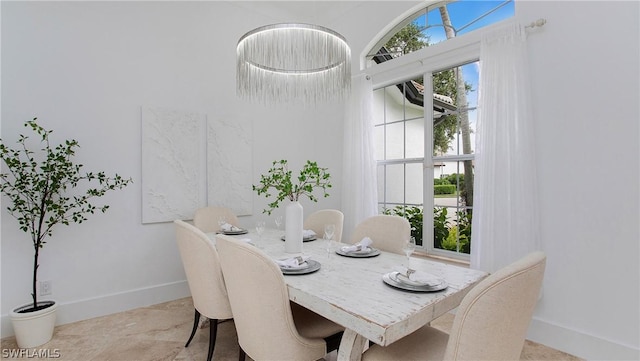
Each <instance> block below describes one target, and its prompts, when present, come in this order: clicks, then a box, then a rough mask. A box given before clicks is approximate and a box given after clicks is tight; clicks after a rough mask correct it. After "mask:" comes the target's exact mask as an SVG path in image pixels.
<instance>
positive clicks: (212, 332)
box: [207, 318, 218, 361]
mask: <svg viewBox="0 0 640 361" xmlns="http://www.w3.org/2000/svg"><path fill="white" fill-rule="evenodd" d="M217 334H218V320H215V319H211V318H210V319H209V353H208V354H207V361H211V358H212V357H213V349H214V348H215V347H216V335H217Z"/></svg>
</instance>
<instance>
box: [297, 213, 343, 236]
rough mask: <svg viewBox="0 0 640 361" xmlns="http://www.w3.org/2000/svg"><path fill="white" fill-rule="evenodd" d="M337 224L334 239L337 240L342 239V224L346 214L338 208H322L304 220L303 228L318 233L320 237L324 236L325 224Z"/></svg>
mask: <svg viewBox="0 0 640 361" xmlns="http://www.w3.org/2000/svg"><path fill="white" fill-rule="evenodd" d="M332 223H333V224H335V225H336V231H335V235H334V236H333V240H334V241H336V242H341V241H342V226H343V223H344V214H342V212H340V211H339V210H337V209H321V210H319V211H316V212H314V213H311V214H310V215H309V216H308V217H307V218H305V220H304V224H303V226H302V228H304V229H310V230H312V231H314V232H316V234H317V235H318V237H323V235H324V226H325V225H326V224H332Z"/></svg>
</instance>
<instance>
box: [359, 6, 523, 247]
mask: <svg viewBox="0 0 640 361" xmlns="http://www.w3.org/2000/svg"><path fill="white" fill-rule="evenodd" d="M513 14H514V7H513V2H512V1H511V0H510V1H453V2H452V1H444V2H435V3H432V4H430V5H428V6H426V7H425V8H422V9H420V10H419V11H416V12H413V13H412V15H411V16H409V17H406V18H404V19H401V20H400V21H398V22H397V24H395V26H392V27H391V29H392V30H391V31H389V32H388V33H386V34H384V35H383V36H381V37H380V39H379V41H377V42H376V43H375V45H374V46H373V47H371V49H369V52H368V53H367V55H366V56H365V57H366V60H367V62H366V64H368V67H369V68H368V69H367V73H370V74H371V75H372V76H373V83H374V89H375V90H374V107H375V108H374V114H375V117H376V118H375V127H376V129H375V134H376V135H375V136H376V159H377V162H378V198H379V207H380V211H381V212H383V213H387V214H397V215H401V216H404V217H406V218H407V219H408V220H409V222H410V223H411V224H412V232H413V235H414V236H415V237H416V242H417V244H418V245H420V246H422V249H423V250H424V251H427V252H428V253H432V254H438V255H443V256H447V257H453V258H460V259H468V257H469V254H470V250H471V247H472V245H471V243H470V242H471V232H472V229H471V219H472V216H473V173H474V162H473V160H474V143H475V142H474V129H475V123H476V108H477V94H478V84H479V83H478V78H479V74H478V68H479V67H478V61H479V56H480V54H479V35H478V34H479V32H478V31H474V30H477V29H480V28H482V27H484V26H487V25H490V24H492V23H495V22H498V21H501V20H503V19H506V18H510V17H512V16H513ZM445 43H446V44H445ZM436 44H437V45H436ZM434 45H435V46H434ZM425 109H428V110H429V111H425Z"/></svg>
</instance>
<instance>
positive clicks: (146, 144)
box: [142, 107, 206, 223]
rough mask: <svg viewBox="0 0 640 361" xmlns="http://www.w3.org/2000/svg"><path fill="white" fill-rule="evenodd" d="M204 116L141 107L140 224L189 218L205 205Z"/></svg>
mask: <svg viewBox="0 0 640 361" xmlns="http://www.w3.org/2000/svg"><path fill="white" fill-rule="evenodd" d="M205 132H206V115H204V114H197V113H192V112H184V111H178V110H169V109H163V108H157V107H143V108H142V223H156V222H169V221H173V220H175V219H190V218H192V217H193V212H194V211H195V209H197V208H200V207H203V206H205V204H206V203H205V202H206V199H205V196H204V194H206V188H205V187H206V174H205V161H204V153H205V151H204V149H206V145H205V143H204V142H205V136H204V134H205Z"/></svg>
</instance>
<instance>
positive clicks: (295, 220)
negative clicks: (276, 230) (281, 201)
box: [284, 202, 303, 253]
mask: <svg viewBox="0 0 640 361" xmlns="http://www.w3.org/2000/svg"><path fill="white" fill-rule="evenodd" d="M285 217H286V219H285V226H284V237H285V241H284V251H285V252H287V253H301V252H302V220H303V209H302V205H301V204H300V202H291V203H289V204H288V205H287V207H286V208H285Z"/></svg>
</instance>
